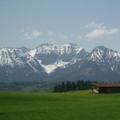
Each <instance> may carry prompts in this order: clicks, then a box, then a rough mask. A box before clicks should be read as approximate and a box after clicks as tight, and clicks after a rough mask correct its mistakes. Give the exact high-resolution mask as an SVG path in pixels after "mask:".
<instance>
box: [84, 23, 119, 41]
mask: <svg viewBox="0 0 120 120" xmlns="http://www.w3.org/2000/svg"><path fill="white" fill-rule="evenodd" d="M86 28H91V31H90V32H88V33H87V34H86V35H85V38H88V39H90V40H94V39H96V38H99V37H103V36H107V35H114V34H117V33H118V32H120V30H119V29H118V28H111V29H110V28H108V27H106V26H105V25H104V24H97V23H95V22H91V23H90V24H88V25H86Z"/></svg>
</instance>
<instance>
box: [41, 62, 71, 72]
mask: <svg viewBox="0 0 120 120" xmlns="http://www.w3.org/2000/svg"><path fill="white" fill-rule="evenodd" d="M39 63H40V65H41V66H42V67H43V68H44V70H45V71H46V73H48V74H50V73H52V72H53V71H54V70H55V69H57V68H59V67H62V68H65V65H67V64H68V63H69V62H64V61H62V60H60V61H57V62H55V63H54V64H49V65H43V64H41V61H40V62H39Z"/></svg>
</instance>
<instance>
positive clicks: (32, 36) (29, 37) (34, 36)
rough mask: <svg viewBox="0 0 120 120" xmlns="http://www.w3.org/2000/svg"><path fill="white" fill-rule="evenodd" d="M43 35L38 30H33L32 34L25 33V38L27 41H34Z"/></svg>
mask: <svg viewBox="0 0 120 120" xmlns="http://www.w3.org/2000/svg"><path fill="white" fill-rule="evenodd" d="M42 34H43V33H42V32H40V31H38V30H33V31H31V32H25V33H24V38H25V39H26V40H34V39H37V38H38V37H40V36H41V35H42Z"/></svg>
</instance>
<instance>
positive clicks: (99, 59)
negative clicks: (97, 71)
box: [88, 46, 120, 71]
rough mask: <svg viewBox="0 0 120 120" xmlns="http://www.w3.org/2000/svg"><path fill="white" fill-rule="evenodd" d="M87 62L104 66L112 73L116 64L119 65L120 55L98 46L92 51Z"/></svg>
mask: <svg viewBox="0 0 120 120" xmlns="http://www.w3.org/2000/svg"><path fill="white" fill-rule="evenodd" d="M88 60H90V61H94V62H96V63H98V64H105V65H107V66H108V67H110V68H111V70H112V71H114V69H116V67H117V66H118V64H120V53H119V52H117V51H114V50H112V49H109V48H106V47H104V46H99V47H96V48H95V49H93V50H92V52H91V53H90V54H89V57H88Z"/></svg>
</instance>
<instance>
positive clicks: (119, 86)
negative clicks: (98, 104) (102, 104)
mask: <svg viewBox="0 0 120 120" xmlns="http://www.w3.org/2000/svg"><path fill="white" fill-rule="evenodd" d="M92 91H93V92H95V93H120V83H114V84H113V83H111V84H110V83H109V84H94V85H93V88H92Z"/></svg>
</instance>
